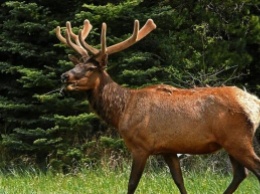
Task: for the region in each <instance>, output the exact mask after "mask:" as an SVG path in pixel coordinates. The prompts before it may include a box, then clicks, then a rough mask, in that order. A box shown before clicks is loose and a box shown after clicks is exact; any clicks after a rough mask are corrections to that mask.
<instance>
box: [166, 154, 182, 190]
mask: <svg viewBox="0 0 260 194" xmlns="http://www.w3.org/2000/svg"><path fill="white" fill-rule="evenodd" d="M163 157H164V160H165V162H166V163H167V165H168V166H169V168H170V172H171V175H172V179H173V180H174V182H175V184H176V185H177V187H178V188H179V190H180V193H181V194H187V191H186V189H185V187H184V181H183V177H182V172H181V166H180V161H179V158H178V157H177V155H176V154H165V155H163Z"/></svg>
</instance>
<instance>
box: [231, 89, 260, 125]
mask: <svg viewBox="0 0 260 194" xmlns="http://www.w3.org/2000/svg"><path fill="white" fill-rule="evenodd" d="M236 97H237V100H238V102H239V104H240V105H241V106H242V108H243V109H244V111H245V112H246V114H247V115H248V117H249V119H250V121H251V122H252V123H253V125H254V130H256V128H257V127H258V126H259V122H260V100H259V99H258V98H257V97H256V96H255V95H252V94H250V93H248V92H246V91H243V90H240V89H238V88H236Z"/></svg>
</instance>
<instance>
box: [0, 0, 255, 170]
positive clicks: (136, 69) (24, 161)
mask: <svg viewBox="0 0 260 194" xmlns="http://www.w3.org/2000/svg"><path fill="white" fill-rule="evenodd" d="M148 18H152V19H153V20H154V22H155V23H156V24H157V29H156V30H155V31H153V32H152V33H151V34H150V35H149V36H147V37H146V38H145V39H144V40H142V41H140V42H139V43H138V44H136V45H134V46H133V47H131V48H129V49H127V50H125V51H124V52H121V53H117V54H115V55H113V56H111V57H110V58H109V64H108V69H107V71H108V72H109V74H110V75H111V77H112V78H113V79H114V80H115V81H116V82H118V83H119V84H121V85H123V86H125V87H130V88H140V87H144V86H147V85H152V84H158V83H165V84H170V85H173V86H176V87H181V88H190V87H194V86H197V87H198V86H207V85H209V86H220V85H236V86H238V87H240V88H244V89H246V90H247V91H249V92H251V93H254V94H256V95H258V96H260V60H259V56H260V1H259V0H236V1H232V0H227V1H222V0H210V1H208V0H199V1H192V0H174V1H169V0H163V1H155V0H122V1H119V0H104V1H98V0H67V1H53V0H34V1H30V0H24V1H4V2H1V6H0V134H1V136H0V168H1V169H6V168H12V167H16V166H17V165H21V166H23V165H25V166H26V165H35V166H38V167H40V168H41V169H45V170H46V169H54V170H58V171H63V172H68V171H70V170H71V169H75V168H77V167H79V166H81V165H83V166H93V165H97V164H102V162H103V161H104V160H106V161H108V162H110V163H111V165H119V164H120V163H121V162H122V160H123V159H127V158H129V157H130V156H129V153H128V151H127V150H126V149H125V147H124V144H123V141H122V140H121V139H120V137H119V135H118V134H117V133H116V132H115V130H114V129H113V128H111V127H110V126H107V125H106V124H105V123H104V122H102V121H101V120H100V119H99V118H98V117H97V116H96V115H95V114H94V113H93V112H92V111H91V109H90V107H89V105H88V101H87V100H86V97H85V94H84V93H71V94H67V95H66V96H61V95H60V94H59V92H58V91H59V88H60V87H61V83H60V75H61V74H62V73H63V72H65V71H66V70H68V69H70V68H71V67H72V64H71V63H70V62H69V60H68V59H67V54H69V53H73V51H72V50H70V49H68V48H66V46H64V45H62V44H60V42H59V41H58V39H57V38H56V36H55V32H54V30H55V28H56V26H58V25H60V26H65V22H66V21H71V22H72V25H73V26H74V30H75V31H77V30H78V27H81V26H82V24H83V21H84V20H85V19H88V20H90V22H91V23H92V25H93V26H94V28H93V30H92V31H91V34H90V36H89V37H88V40H87V41H88V43H90V44H91V45H97V47H98V46H99V40H100V27H101V23H102V22H106V23H107V25H108V32H107V36H108V45H111V44H115V43H117V42H120V41H122V40H124V39H125V38H127V37H128V36H129V35H130V34H131V33H132V29H133V22H134V20H135V19H139V20H140V23H141V25H143V24H144V23H145V21H146V20H147V19H148ZM257 138H258V140H259V139H260V138H259V135H258V136H257ZM259 142H260V141H259Z"/></svg>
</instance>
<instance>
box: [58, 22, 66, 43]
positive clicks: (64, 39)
mask: <svg viewBox="0 0 260 194" xmlns="http://www.w3.org/2000/svg"><path fill="white" fill-rule="evenodd" d="M56 36H57V38H58V39H59V40H60V41H61V42H62V43H64V44H67V41H66V38H64V37H63V36H62V35H61V30H60V26H57V28H56Z"/></svg>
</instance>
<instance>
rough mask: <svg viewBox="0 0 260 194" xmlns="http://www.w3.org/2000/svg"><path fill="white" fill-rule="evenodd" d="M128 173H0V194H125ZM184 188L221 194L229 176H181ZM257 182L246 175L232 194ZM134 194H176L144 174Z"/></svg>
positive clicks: (252, 191) (157, 177)
mask: <svg viewBox="0 0 260 194" xmlns="http://www.w3.org/2000/svg"><path fill="white" fill-rule="evenodd" d="M129 171H130V170H129V169H128V168H127V169H123V170H115V171H113V170H104V169H102V170H101V169H98V170H82V171H81V172H79V173H77V174H74V175H73V174H69V175H63V174H53V173H47V174H43V173H39V172H36V171H34V170H30V171H24V172H22V173H21V172H19V173H18V172H17V171H13V172H11V173H10V174H8V175H6V174H5V175H4V174H3V173H0V194H18V193H19V194H81V193H82V194H92V193H93V194H125V193H126V187H127V181H128V177H129ZM184 179H185V185H186V188H187V190H188V193H190V194H220V193H223V191H224V189H225V188H226V187H227V185H228V184H229V182H230V180H231V175H219V174H214V173H212V172H201V173H195V172H184ZM259 191H260V185H259V182H258V180H257V179H256V178H255V177H254V176H253V175H250V176H249V177H248V178H247V179H246V180H245V181H244V182H243V183H242V184H241V185H240V187H239V189H238V191H237V192H236V194H258V193H259ZM136 193H137V194H169V193H173V194H175V193H176V194H177V193H178V190H177V188H176V186H175V185H174V183H173V181H172V179H171V177H170V174H169V173H168V172H167V171H166V170H165V171H162V170H161V171H159V172H155V171H146V172H145V173H144V175H143V177H142V179H141V182H140V184H139V186H138V189H137V192H136Z"/></svg>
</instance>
